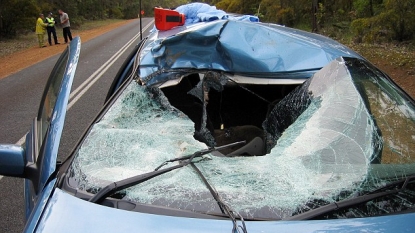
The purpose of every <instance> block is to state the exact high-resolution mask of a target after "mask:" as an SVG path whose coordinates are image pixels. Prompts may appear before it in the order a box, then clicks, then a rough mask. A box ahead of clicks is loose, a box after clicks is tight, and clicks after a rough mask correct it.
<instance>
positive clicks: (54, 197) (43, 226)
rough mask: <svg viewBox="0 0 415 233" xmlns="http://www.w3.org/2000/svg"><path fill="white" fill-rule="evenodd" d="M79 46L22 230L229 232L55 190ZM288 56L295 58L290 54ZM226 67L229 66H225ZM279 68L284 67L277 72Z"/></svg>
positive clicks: (251, 225) (400, 224) (337, 225)
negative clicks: (35, 196) (38, 186)
mask: <svg viewBox="0 0 415 233" xmlns="http://www.w3.org/2000/svg"><path fill="white" fill-rule="evenodd" d="M278 30H281V31H283V32H285V33H286V34H287V35H290V34H291V35H292V36H294V37H304V38H303V39H304V42H305V44H307V43H306V42H307V38H306V37H307V36H310V37H315V38H318V37H319V36H317V35H315V36H314V35H310V34H308V33H304V32H299V31H296V30H292V29H286V28H283V27H281V28H278ZM156 33H157V32H156ZM245 35H248V34H245ZM322 38H323V37H322ZM326 43H327V44H332V45H333V46H329V47H328V48H326V49H328V50H329V51H331V52H334V53H335V54H334V55H333V56H331V55H330V56H328V60H330V59H334V58H335V56H336V55H347V56H351V57H360V56H359V55H358V54H356V53H354V52H353V51H351V50H348V49H347V48H345V47H344V46H341V47H339V48H340V49H339V50H338V51H336V47H337V46H339V44H338V43H337V42H336V43H332V41H331V40H329V39H327V38H325V39H323V40H322V42H321V44H322V45H323V44H326ZM184 45H186V44H184ZM79 47H80V40H79V39H78V38H74V40H73V41H72V43H71V45H70V49H71V50H70V52H71V54H77V56H74V57H72V59H71V62H69V63H68V66H67V68H68V72H67V73H66V76H67V77H66V78H65V80H66V81H65V82H64V83H65V84H64V85H62V90H61V91H62V93H63V94H62V97H60V99H59V100H58V102H57V106H56V108H55V110H54V111H56V112H55V113H54V114H53V116H54V117H53V120H52V124H53V127H52V130H51V131H50V132H49V133H50V134H49V136H48V139H47V141H46V147H47V151H46V153H45V154H46V155H51V156H50V157H47V158H45V161H44V163H43V165H42V169H41V170H42V175H41V177H42V178H41V187H42V191H41V193H40V194H39V196H38V199H37V202H36V204H35V206H34V207H33V211H31V214H30V216H29V218H28V221H27V225H26V228H25V232H114V231H116V232H138V231H139V232H154V231H157V232H229V230H230V229H231V228H232V222H231V221H230V220H206V219H197V218H183V217H170V216H162V215H153V214H146V213H138V212H131V211H125V210H119V209H115V208H109V207H106V206H101V205H97V204H94V203H90V202H87V201H85V200H82V199H79V198H77V197H74V196H72V195H70V194H68V193H66V192H65V191H62V190H61V189H59V188H55V184H56V179H53V180H51V181H49V182H48V180H49V179H50V176H51V175H52V174H53V173H54V172H55V169H56V156H57V149H58V146H59V140H60V135H61V133H62V128H61V127H63V123H64V122H63V120H64V117H65V112H66V107H67V102H68V98H69V90H70V86H71V84H72V80H73V76H74V71H75V67H76V63H77V60H78V56H79ZM317 47H318V46H317ZM251 49H252V48H251ZM74 50H76V51H74ZM245 52H246V51H245ZM282 52H284V51H282ZM232 53H233V52H232ZM243 53H244V51H239V52H237V51H235V53H234V55H240V54H243ZM337 53H339V54H337ZM235 57H238V56H235ZM289 59H294V60H295V57H294V56H293V57H290V58H289ZM291 61H292V60H291ZM312 62H313V64H315V65H314V66H315V67H314V68H317V67H319V66H322V65H323V63H324V62H323V61H321V62H320V61H312ZM130 64H131V63H130ZM224 64H226V63H223V64H221V66H223V65H224ZM307 64H309V63H307ZM307 64H304V67H302V68H304V69H310V66H308V65H307ZM153 65H157V63H156V64H154V63H153ZM193 65H195V67H193ZM199 65H201V63H199V64H197V63H196V64H191V66H190V67H192V68H200V67H199ZM223 67H226V66H223ZM201 68H204V67H201ZM242 68H243V67H242ZM297 68H298V67H297ZM314 68H312V69H314ZM226 69H229V68H226ZM226 69H225V70H226ZM300 69H301V67H300ZM228 71H235V70H232V69H229V70H228ZM245 71H246V70H245ZM245 71H244V72H245ZM269 71H271V70H269ZM284 71H287V70H286V69H285V70H283V71H281V70H280V71H278V72H284ZM60 96H61V95H60ZM26 183H28V182H26ZM29 212H30V211H29ZM413 219H415V213H409V214H397V215H390V216H382V217H370V218H361V219H344V220H316V221H249V222H248V221H247V222H246V225H247V229H248V232H322V231H323V232H339V231H340V232H413V231H414V229H415V222H414V221H413Z"/></svg>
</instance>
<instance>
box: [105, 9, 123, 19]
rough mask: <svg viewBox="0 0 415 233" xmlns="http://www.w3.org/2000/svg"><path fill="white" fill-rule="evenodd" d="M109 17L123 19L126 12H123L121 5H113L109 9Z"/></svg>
mask: <svg viewBox="0 0 415 233" xmlns="http://www.w3.org/2000/svg"><path fill="white" fill-rule="evenodd" d="M108 13H109V17H110V18H111V19H122V18H124V14H123V13H122V11H121V9H120V8H119V7H113V8H111V9H110V10H109V12H108Z"/></svg>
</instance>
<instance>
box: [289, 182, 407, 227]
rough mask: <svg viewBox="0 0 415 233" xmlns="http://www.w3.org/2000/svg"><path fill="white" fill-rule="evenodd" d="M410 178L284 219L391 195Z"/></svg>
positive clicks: (309, 215) (314, 216)
mask: <svg viewBox="0 0 415 233" xmlns="http://www.w3.org/2000/svg"><path fill="white" fill-rule="evenodd" d="M412 180H415V175H411V176H408V177H406V178H404V179H401V180H398V181H395V182H392V183H389V184H387V185H385V186H383V187H380V188H378V189H376V190H373V191H371V192H369V193H366V194H364V195H361V196H357V197H353V198H349V199H346V200H342V201H338V202H334V203H330V204H328V205H325V206H321V207H319V208H316V209H313V210H310V211H307V212H305V213H302V214H298V215H295V216H292V217H289V218H286V219H284V220H308V219H313V218H316V217H318V216H321V215H324V214H328V213H330V212H332V211H335V210H338V209H344V208H349V207H352V206H355V205H359V204H362V203H366V202H368V201H371V200H374V199H376V198H380V197H385V196H388V195H391V194H396V193H399V192H402V191H403V190H405V189H406V186H407V185H408V183H409V182H410V181H412ZM391 188H393V189H391Z"/></svg>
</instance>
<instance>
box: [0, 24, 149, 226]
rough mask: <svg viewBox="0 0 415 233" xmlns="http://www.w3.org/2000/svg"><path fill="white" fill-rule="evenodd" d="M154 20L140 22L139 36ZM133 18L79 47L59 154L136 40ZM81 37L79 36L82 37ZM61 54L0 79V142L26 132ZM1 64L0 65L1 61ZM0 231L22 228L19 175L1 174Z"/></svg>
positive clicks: (77, 133)
mask: <svg viewBox="0 0 415 233" xmlns="http://www.w3.org/2000/svg"><path fill="white" fill-rule="evenodd" d="M152 22H153V21H152V19H150V18H144V19H143V21H142V27H143V29H146V30H144V31H143V37H145V36H146V35H147V34H148V31H149V30H150V29H151V28H152ZM139 33H140V23H139V20H135V21H133V22H131V23H129V24H127V25H125V26H122V27H119V28H116V29H115V30H113V31H110V32H108V33H106V34H104V35H102V36H99V37H97V38H95V39H92V40H90V41H88V42H86V43H82V45H81V54H80V58H79V62H78V67H77V70H76V75H75V79H74V83H73V86H72V94H71V98H70V100H69V105H68V108H69V110H68V113H67V116H66V120H65V128H64V131H63V136H62V140H61V145H60V149H59V157H60V158H61V159H62V158H65V157H66V156H67V155H69V153H70V152H71V151H72V148H73V147H74V146H75V144H76V142H77V140H78V139H79V137H80V136H81V135H82V133H83V132H84V130H85V129H86V127H87V126H88V125H89V124H90V123H91V121H92V119H93V118H94V117H95V115H96V114H97V113H98V112H99V110H100V109H101V107H102V105H103V104H104V100H105V97H106V94H107V91H108V89H109V87H110V85H111V83H112V80H113V78H114V76H115V75H116V73H117V71H118V68H119V67H120V66H121V64H122V63H123V61H124V60H125V58H126V57H127V56H128V54H129V53H130V52H131V50H132V49H133V47H134V46H135V45H136V44H137V43H138V42H139V40H140V35H139ZM81 41H82V38H81ZM58 57H59V55H56V56H54V57H51V58H49V59H46V60H44V61H42V62H39V63H38V64H35V65H33V66H31V67H28V68H26V69H24V70H22V71H20V72H18V73H16V74H13V75H10V76H8V77H6V78H4V79H2V80H0V143H11V144H16V143H18V142H22V141H21V139H22V138H23V136H24V135H25V134H26V133H27V131H28V130H29V128H30V125H31V123H32V120H33V118H34V116H35V115H36V113H37V109H38V107H39V102H40V98H41V95H42V92H43V88H44V86H45V84H46V80H47V78H48V76H49V74H50V72H51V70H52V68H53V66H54V64H55V62H56V61H57V59H58ZM0 67H1V64H0ZM0 213H1V214H0V232H10V233H12V232H22V230H23V229H24V198H23V179H18V178H9V177H1V178H0Z"/></svg>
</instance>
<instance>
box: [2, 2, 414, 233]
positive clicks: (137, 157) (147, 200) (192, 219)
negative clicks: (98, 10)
mask: <svg viewBox="0 0 415 233" xmlns="http://www.w3.org/2000/svg"><path fill="white" fill-rule="evenodd" d="M192 6H194V5H186V6H185V7H184V9H185V10H188V9H189V8H190V7H192ZM186 7H187V8H186ZM185 10H183V8H178V9H177V11H178V13H179V14H184V15H186V17H187V18H186V23H184V25H181V26H177V27H173V28H171V29H169V30H158V29H157V27H155V28H154V29H153V30H152V31H151V33H150V34H149V35H148V37H146V38H144V39H143V40H142V41H141V42H139V44H138V45H137V46H136V47H135V49H134V51H133V52H132V53H131V55H130V56H129V57H128V58H127V60H126V61H125V62H124V64H123V65H122V66H121V67H120V70H119V72H118V74H117V75H116V77H115V78H114V81H113V84H112V86H111V88H110V90H109V91H108V95H107V100H106V103H105V106H104V108H103V109H102V111H101V112H100V114H99V115H98V116H97V117H96V118H95V119H94V121H93V123H92V124H91V125H90V126H89V127H88V129H87V130H86V132H85V134H84V135H83V137H82V138H81V139H80V140H79V143H78V144H77V146H76V147H75V148H74V150H73V151H72V153H71V154H70V155H68V157H67V159H66V160H65V161H63V162H62V163H58V164H57V150H58V145H59V140H60V136H61V133H62V128H63V124H64V118H65V113H66V105H67V103H68V98H69V92H70V87H71V84H72V80H73V77H74V72H75V70H76V65H77V61H78V57H79V52H80V44H81V42H80V39H79V38H74V40H73V41H72V42H71V43H70V45H69V46H68V48H67V50H65V52H64V53H63V54H62V55H61V57H60V59H59V60H58V62H57V64H56V66H55V68H54V69H53V71H52V73H51V76H50V78H49V80H48V82H47V84H46V88H45V91H44V94H43V98H42V102H41V105H40V110H39V112H38V115H37V116H36V117H35V118H34V120H33V126H32V128H31V129H30V131H29V133H28V134H27V137H26V143H25V145H24V146H23V147H21V146H17V145H4V144H3V145H0V174H1V175H6V176H12V177H21V178H24V179H25V198H26V227H25V232H250V233H251V232H330V231H334V232H413V231H414V230H415V222H414V221H413V220H414V219H415V213H414V211H415V163H414V162H415V154H414V152H415V101H414V99H413V98H411V97H410V96H409V95H408V94H406V93H405V92H404V91H403V90H402V89H401V88H400V87H399V86H397V85H396V84H395V83H394V82H393V81H392V80H391V79H390V78H389V77H388V76H387V75H386V74H385V73H383V72H382V71H381V70H379V69H378V68H376V67H374V66H373V65H372V64H370V63H369V62H368V61H367V60H366V59H365V58H363V57H362V56H360V55H359V54H357V53H356V52H354V51H352V50H350V49H349V48H347V47H345V46H344V45H342V44H340V43H338V42H336V41H333V40H331V39H329V38H326V37H323V36H319V35H316V34H312V33H308V32H304V31H300V30H296V29H291V28H287V27H284V26H281V25H276V24H269V23H260V22H256V20H255V19H254V20H253V19H252V17H240V16H232V15H226V14H222V13H221V14H219V15H220V16H221V17H219V18H218V17H217V15H218V14H215V17H216V18H215V20H211V18H209V17H206V14H202V15H203V17H200V19H199V20H193V21H192V22H190V23H189V22H187V20H188V19H190V17H189V13H188V12H186V11H185ZM208 13H209V14H208V15H209V16H211V15H212V11H209V12H208ZM206 19H207V20H206Z"/></svg>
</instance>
